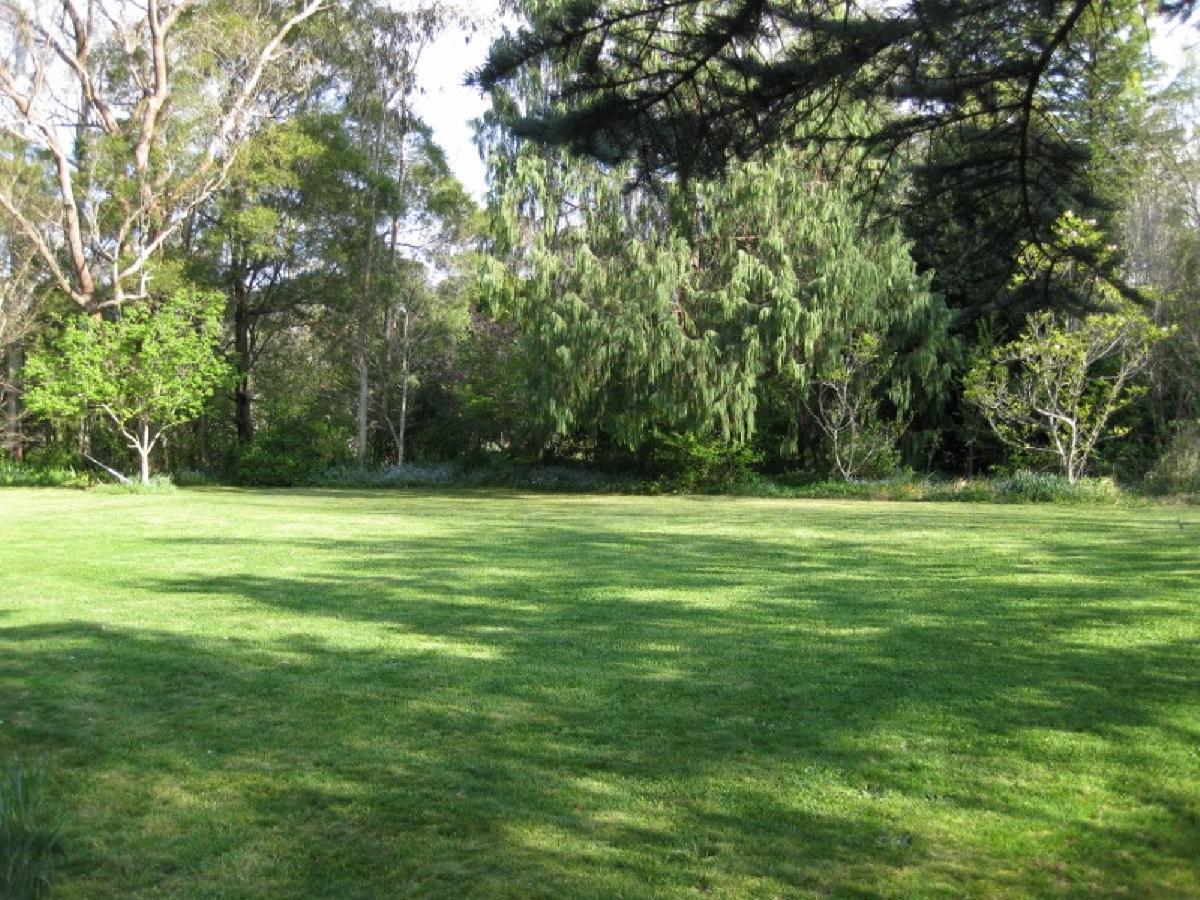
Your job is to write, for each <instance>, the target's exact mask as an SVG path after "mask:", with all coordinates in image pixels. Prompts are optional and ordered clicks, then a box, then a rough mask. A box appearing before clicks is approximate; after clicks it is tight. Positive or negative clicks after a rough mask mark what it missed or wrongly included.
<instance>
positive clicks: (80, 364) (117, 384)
mask: <svg viewBox="0 0 1200 900" xmlns="http://www.w3.org/2000/svg"><path fill="white" fill-rule="evenodd" d="M223 305H224V301H223V299H222V298H221V296H220V295H219V294H210V293H201V292H197V291H191V290H182V291H178V292H176V293H175V294H173V295H172V296H171V297H170V299H168V300H167V301H166V302H164V303H162V304H161V305H160V306H158V307H157V308H153V307H152V306H151V305H150V304H148V303H142V304H137V305H136V306H131V307H128V308H127V309H125V310H123V311H122V312H121V314H120V317H119V318H117V319H113V320H105V319H101V318H92V317H81V318H80V319H78V320H77V321H76V322H74V323H72V324H71V325H69V326H68V327H67V328H66V329H65V330H64V331H63V333H62V334H61V335H60V336H59V337H58V339H57V340H56V341H55V342H54V343H53V344H52V345H50V346H48V347H44V348H42V349H41V350H39V351H38V352H35V353H34V354H32V355H31V356H30V358H29V361H28V362H27V363H26V365H25V374H26V376H27V378H28V379H29V381H30V382H31V383H32V387H31V388H30V389H29V391H28V392H27V394H26V397H25V402H26V405H27V406H28V408H29V409H30V410H31V411H32V412H34V413H35V414H38V415H41V416H44V417H46V418H48V419H52V420H53V419H59V420H61V419H74V418H78V417H80V416H83V415H86V414H88V413H100V414H102V415H103V416H104V417H105V418H106V419H107V420H108V421H109V422H110V423H111V424H112V425H113V426H114V427H115V428H116V429H117V431H118V432H119V433H120V434H121V436H122V437H123V438H124V439H125V440H126V442H127V443H128V445H129V447H130V448H131V449H132V450H134V451H136V453H137V455H138V460H139V464H140V465H139V474H140V478H141V482H142V483H143V484H145V483H147V482H148V481H149V480H150V453H151V451H153V450H154V448H155V446H156V445H157V444H158V442H159V440H160V439H161V438H162V436H163V435H164V434H165V433H166V432H167V431H168V430H169V429H171V428H173V427H174V426H176V425H180V424H182V423H184V422H187V421H190V420H191V419H194V418H195V417H196V416H197V415H199V414H200V412H201V410H202V409H203V407H204V404H205V402H206V401H207V400H208V398H209V397H211V396H212V394H213V392H214V391H215V390H216V389H217V388H218V387H219V386H220V385H221V384H223V383H225V382H227V381H228V380H229V371H230V370H229V366H228V364H227V363H226V362H225V361H224V360H223V359H221V358H220V357H219V356H218V355H217V352H216V345H217V341H218V340H219V337H220V333H221V310H222V307H223ZM93 461H94V460H93ZM104 468H106V469H107V468H108V467H107V466H105V467H104ZM109 471H110V472H111V471H112V470H111V469H109ZM113 474H118V473H115V472H114V473H113ZM118 477H122V476H118ZM123 480H124V479H123Z"/></svg>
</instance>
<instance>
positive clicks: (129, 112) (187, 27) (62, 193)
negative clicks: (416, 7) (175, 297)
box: [0, 0, 327, 314]
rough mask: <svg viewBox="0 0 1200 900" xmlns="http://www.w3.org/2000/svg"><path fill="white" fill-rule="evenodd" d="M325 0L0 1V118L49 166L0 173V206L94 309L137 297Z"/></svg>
mask: <svg viewBox="0 0 1200 900" xmlns="http://www.w3.org/2000/svg"><path fill="white" fill-rule="evenodd" d="M326 4H327V0H306V2H304V3H303V4H301V5H300V6H298V7H295V6H292V5H290V4H287V3H274V2H266V3H240V2H236V0H235V2H231V3H228V4H226V3H222V4H215V3H214V4H203V3H198V2H196V0H146V2H144V3H134V2H132V0H88V2H87V4H86V5H81V4H80V3H79V2H78V0H60V2H57V3H49V2H38V0H2V2H0V24H2V26H3V29H4V32H5V34H6V35H7V36H8V40H7V43H6V46H4V47H3V48H0V54H2V55H0V129H2V130H3V131H4V132H5V133H7V135H9V136H10V137H12V138H13V139H14V140H15V141H16V143H17V149H16V150H15V151H14V157H19V158H27V159H28V158H34V157H36V158H38V159H42V160H45V161H46V164H47V165H48V167H49V169H50V170H51V172H52V173H53V178H52V188H51V193H50V194H49V195H46V196H37V197H33V198H30V197H28V196H26V195H24V194H23V193H21V192H18V191H16V190H14V189H13V188H12V187H11V186H10V185H7V184H0V209H3V210H5V211H6V212H7V214H8V215H9V216H11V217H12V219H13V221H14V222H15V223H16V225H17V226H18V227H19V228H20V230H21V232H22V233H23V234H24V236H25V237H26V238H27V239H28V240H29V242H30V243H31V244H32V245H33V246H34V247H35V248H36V249H37V250H38V253H39V256H40V258H41V261H42V263H43V265H45V267H46V269H47V270H48V272H49V273H50V275H51V277H52V278H53V281H54V283H55V286H56V287H57V288H58V289H59V290H60V291H61V292H62V293H63V294H64V295H65V296H66V297H69V298H70V299H71V300H72V301H74V303H75V304H76V305H77V306H79V308H81V309H82V310H84V311H85V312H87V313H89V314H96V313H98V312H100V311H102V310H105V309H110V308H115V307H119V306H121V305H123V304H125V303H127V302H130V301H133V300H138V299H143V298H146V297H147V296H149V281H150V278H151V272H150V268H151V264H152V262H153V260H154V259H155V258H156V257H157V256H158V255H159V254H160V253H161V252H162V250H163V248H164V247H165V246H166V245H167V243H168V242H169V241H171V240H172V239H173V238H175V237H176V236H177V235H178V234H179V232H180V230H181V229H182V228H183V226H184V224H185V223H186V222H187V221H188V220H189V218H190V217H191V215H192V213H193V212H194V211H195V210H196V209H197V207H199V206H200V205H201V204H202V203H204V202H205V201H206V200H207V199H208V198H209V197H211V196H212V195H213V194H214V193H215V192H216V191H217V190H219V189H220V188H221V186H222V185H223V184H224V182H225V179H226V177H227V176H228V174H229V170H230V167H231V166H232V164H233V161H234V160H235V159H236V157H237V153H238V150H239V148H240V147H241V146H242V145H243V144H244V143H245V141H246V140H247V138H248V137H249V136H250V135H251V134H252V133H253V132H254V130H255V128H256V125H257V119H258V115H257V112H258V110H257V109H256V101H257V100H258V98H259V96H260V94H261V92H262V91H263V90H264V88H265V85H266V83H267V80H268V77H269V76H270V75H271V74H273V70H274V69H275V68H276V63H277V62H278V60H279V58H280V57H281V56H282V55H283V54H284V53H285V51H286V49H287V42H288V39H289V36H291V35H292V33H293V32H294V31H295V30H296V29H297V27H298V26H300V25H301V24H302V23H303V22H305V21H306V20H308V19H309V18H311V17H312V16H314V15H316V14H317V13H318V12H320V11H321V10H322V9H324V8H325V6H326ZM291 77H292V79H293V80H294V81H295V80H300V78H301V76H300V73H299V72H292V73H291Z"/></svg>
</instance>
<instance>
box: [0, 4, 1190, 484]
mask: <svg viewBox="0 0 1200 900" xmlns="http://www.w3.org/2000/svg"><path fill="white" fill-rule="evenodd" d="M512 6H513V7H514V12H516V13H517V14H518V15H519V16H520V18H521V21H522V22H524V23H525V27H524V28H523V30H522V31H520V32H519V33H515V34H511V35H507V36H505V37H504V38H503V39H501V40H499V41H497V42H496V44H495V45H494V46H493V49H492V52H491V56H490V58H489V61H488V63H487V65H486V66H485V67H484V69H483V70H482V71H481V72H479V73H477V76H476V80H477V82H478V83H479V84H480V85H482V86H484V87H486V89H487V90H488V91H489V92H490V96H491V100H492V108H491V111H490V112H489V113H488V114H487V115H486V116H485V118H484V121H483V122H482V123H481V124H480V129H479V143H480V146H481V148H482V150H483V152H484V153H485V154H486V156H487V160H488V166H489V173H490V191H489V195H488V197H487V199H486V202H485V204H484V206H483V208H478V207H477V205H476V204H475V203H474V202H473V201H472V200H471V198H470V197H469V196H468V195H467V194H466V193H465V192H464V190H463V188H462V187H461V185H460V184H459V183H458V182H457V181H456V179H455V178H454V176H453V173H452V172H451V171H450V170H449V168H448V166H447V163H446V159H445V156H444V154H443V153H442V151H441V149H440V148H439V147H438V146H437V144H436V143H435V141H434V140H433V136H432V134H431V132H430V130H429V128H428V126H427V125H426V124H425V123H424V122H422V121H421V119H420V117H419V116H418V115H417V113H416V111H415V109H414V99H415V98H416V97H417V96H418V93H419V91H420V89H421V84H420V83H419V79H418V62H419V60H420V59H421V55H422V53H423V52H425V51H426V50H427V49H428V47H429V46H430V44H431V42H432V41H433V40H434V38H435V37H436V36H437V35H438V34H439V33H441V32H442V30H443V29H445V28H448V27H467V28H470V27H471V25H472V22H471V18H470V16H471V10H470V6H469V5H464V6H462V7H459V6H455V5H454V4H451V3H442V2H426V3H419V4H410V5H407V6H394V5H392V4H387V3H383V2H372V0H354V2H349V3H340V4H328V5H326V4H323V3H321V2H319V0H317V2H310V3H308V4H296V3H290V2H279V3H274V4H273V3H263V2H261V0H255V2H252V3H251V2H246V3H241V2H240V0H231V2H228V3H222V4H190V3H186V2H182V0H177V2H168V0H149V2H147V3H133V2H123V0H107V2H104V0H95V2H92V3H88V4H84V3H81V2H77V3H73V2H71V0H67V2H65V3H64V4H62V5H60V6H56V7H54V8H48V7H47V6H46V5H45V4H37V3H33V2H27V0H5V2H3V3H0V12H2V15H3V21H4V25H5V29H6V31H7V32H8V33H9V34H10V35H11V41H10V43H9V45H8V46H7V47H6V48H5V53H6V54H7V55H6V56H5V59H4V62H3V70H2V71H0V74H2V75H3V78H0V106H2V107H3V115H4V122H5V135H4V137H3V143H2V144H0V251H2V253H0V266H2V267H3V270H4V273H5V276H6V278H5V281H4V283H3V291H2V293H0V346H3V348H4V351H3V352H4V363H5V365H4V366H3V371H2V372H0V381H2V382H3V396H4V425H3V445H4V448H5V452H6V453H7V454H8V456H10V457H12V458H16V459H22V458H23V459H25V460H26V461H28V462H31V463H34V464H38V465H45V466H70V465H80V464H81V463H82V461H86V464H87V465H88V466H90V467H93V468H94V470H95V471H98V472H99V471H108V472H110V473H111V474H112V475H113V477H124V475H125V473H127V472H128V471H131V470H132V468H133V466H134V465H135V464H136V465H137V466H138V469H139V471H140V473H141V476H142V478H143V479H147V478H149V477H150V473H151V472H152V471H155V470H158V471H166V472H179V471H183V470H188V471H192V472H201V473H209V474H210V475H213V476H216V477H221V478H232V479H236V480H240V481H243V482H247V483H266V484H289V483H300V482H303V481H304V480H305V479H307V478H311V477H312V475H313V473H314V472H317V471H320V470H323V469H328V468H331V467H338V466H359V467H364V468H371V469H378V468H380V467H396V466H402V465H404V464H405V463H408V462H413V461H423V462H430V461H448V460H467V461H480V462H482V461H487V460H495V459H498V458H503V459H512V460H516V461H520V462H528V463H547V462H552V461H556V460H557V461H561V460H572V461H577V462H580V463H584V464H587V465H590V466H593V467H597V468H608V469H611V470H614V471H621V472H626V473H635V474H638V475H644V476H646V477H647V478H651V479H664V478H665V479H666V480H667V481H668V482H671V483H676V484H680V485H684V486H687V485H695V484H696V483H697V480H698V479H699V480H704V479H709V478H712V479H720V478H726V477H740V476H742V475H744V474H745V473H747V472H750V471H754V470H757V471H762V472H768V473H785V472H786V473H798V472H799V473H809V474H811V475H813V476H825V475H832V476H834V477H837V478H844V479H861V478H872V477H879V476H884V475H888V474H890V473H894V472H897V471H904V470H914V471H918V472H927V473H943V474H952V475H976V474H1004V473H1011V472H1016V471H1019V470H1025V469H1029V470H1046V471H1056V472H1060V473H1061V474H1062V475H1064V476H1066V478H1067V479H1068V480H1069V481H1071V482H1074V481H1076V480H1078V479H1079V478H1081V477H1083V476H1085V475H1113V476H1116V477H1117V478H1119V479H1121V480H1124V481H1130V482H1140V481H1142V480H1143V479H1145V478H1147V477H1148V476H1149V475H1151V474H1153V476H1154V478H1155V479H1156V480H1157V481H1158V482H1159V483H1160V484H1162V485H1163V486H1164V489H1169V490H1181V491H1188V490H1190V491H1195V490H1198V489H1200V449H1197V448H1198V447H1200V436H1198V435H1197V427H1198V426H1197V422H1198V421H1200V135H1197V132H1196V123H1197V121H1198V116H1197V113H1198V112H1200V109H1198V108H1197V103H1198V101H1197V97H1198V96H1200V72H1198V70H1197V69H1196V68H1195V67H1194V66H1193V65H1191V64H1190V63H1189V64H1188V65H1187V66H1185V67H1184V69H1183V70H1182V71H1181V72H1180V73H1179V74H1178V75H1177V76H1176V77H1174V78H1173V79H1171V80H1169V81H1165V80H1164V79H1163V78H1162V77H1161V72H1160V71H1159V70H1158V69H1157V68H1156V63H1155V61H1154V60H1153V58H1152V56H1151V54H1150V42H1149V30H1148V29H1149V27H1150V24H1152V23H1153V22H1154V21H1156V19H1155V18H1154V16H1156V15H1158V14H1159V10H1158V9H1157V8H1154V9H1151V8H1150V7H1148V6H1147V5H1146V4H1142V3H1138V2H1128V3H1117V4H1113V3H1099V2H1095V3H1052V4H1045V3H1039V4H1021V3H1016V4H1011V5H1001V6H997V5H995V4H960V5H956V6H955V7H954V9H953V10H949V8H947V10H943V12H944V15H942V16H941V17H940V18H939V17H933V18H930V17H929V16H928V12H929V10H926V9H925V8H924V6H925V5H924V4H922V3H920V2H917V0H912V2H910V3H907V4H894V5H892V7H889V11H888V12H887V13H886V14H883V13H878V12H876V13H873V12H871V11H870V10H869V9H866V10H860V11H857V12H855V11H854V9H853V8H852V7H848V8H847V11H844V12H846V13H847V14H846V15H844V16H843V15H841V14H840V13H839V17H840V18H839V17H834V18H833V19H829V18H828V16H829V15H830V13H829V11H828V9H826V7H825V5H823V4H816V3H812V4H810V3H807V2H802V0H793V2H773V3H766V4H762V3H759V4H741V5H739V4H734V5H733V6H734V7H737V8H738V9H741V7H742V6H744V7H745V9H744V10H742V13H744V15H741V16H739V15H734V14H732V13H730V12H729V10H727V9H725V6H727V5H722V4H717V3H713V2H706V0H693V2H688V3H683V4H680V3H666V2H665V0H654V2H645V3H639V4H633V5H630V4H623V3H619V2H608V3H588V4H578V3H544V2H539V3H516V4H512ZM1010 6H1011V7H1012V8H1009V7H1010ZM1026 6H1029V8H1028V9H1026V8H1025V7H1026ZM1176 6H1178V4H1176ZM1018 7H1020V8H1019V9H1018ZM939 8H940V7H939ZM1179 11H1180V10H1178V9H1175V8H1172V9H1168V10H1164V12H1174V13H1178V12H1179ZM1184 11H1185V12H1186V10H1184ZM1180 27H1186V26H1180ZM660 483H663V482H661V481H660Z"/></svg>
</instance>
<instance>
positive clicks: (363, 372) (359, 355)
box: [354, 84, 387, 466]
mask: <svg viewBox="0 0 1200 900" xmlns="http://www.w3.org/2000/svg"><path fill="white" fill-rule="evenodd" d="M379 90H380V100H381V103H380V109H379V120H378V121H377V122H376V123H375V141H374V144H373V146H372V148H371V164H372V167H373V169H374V170H375V171H379V168H380V165H381V161H382V158H383V139H384V120H385V119H386V117H387V111H386V109H385V108H384V105H385V103H386V95H385V93H384V87H383V85H382V84H381V85H380V86H379ZM378 208H379V207H378V198H377V197H376V196H374V193H373V194H372V197H371V206H370V211H369V220H368V222H367V231H366V238H367V242H366V245H365V246H364V247H363V289H362V295H361V296H360V297H359V303H358V323H357V327H356V328H355V343H356V344H357V346H356V347H355V352H354V363H355V368H356V369H357V371H358V409H357V413H356V416H355V418H356V421H357V425H358V464H359V466H363V465H365V464H366V462H367V415H368V407H369V404H370V402H371V366H370V347H369V346H368V344H369V341H370V324H371V299H372V297H371V294H372V291H373V290H374V281H373V277H372V276H373V275H374V264H375V218H376V215H377V213H378Z"/></svg>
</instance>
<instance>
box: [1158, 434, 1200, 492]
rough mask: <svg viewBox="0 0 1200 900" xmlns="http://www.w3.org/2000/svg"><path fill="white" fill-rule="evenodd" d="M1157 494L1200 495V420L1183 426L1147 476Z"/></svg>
mask: <svg viewBox="0 0 1200 900" xmlns="http://www.w3.org/2000/svg"><path fill="white" fill-rule="evenodd" d="M1146 490H1147V491H1149V492H1150V493H1153V494H1200V422H1193V423H1189V424H1185V425H1183V426H1181V427H1180V428H1179V430H1178V431H1177V432H1176V434H1175V437H1174V438H1172V440H1171V443H1170V444H1169V445H1168V446H1167V449H1166V451H1165V452H1164V453H1163V455H1162V456H1161V457H1160V458H1159V460H1158V462H1156V463H1155V464H1154V468H1152V469H1151V470H1150V474H1149V475H1148V476H1147V477H1146Z"/></svg>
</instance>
